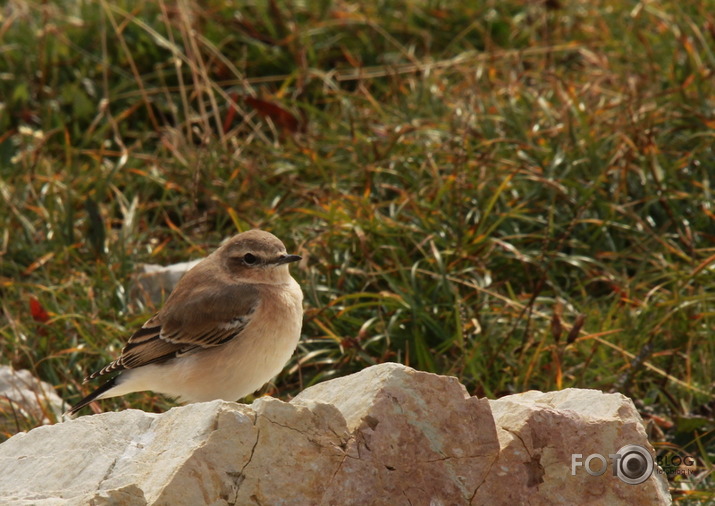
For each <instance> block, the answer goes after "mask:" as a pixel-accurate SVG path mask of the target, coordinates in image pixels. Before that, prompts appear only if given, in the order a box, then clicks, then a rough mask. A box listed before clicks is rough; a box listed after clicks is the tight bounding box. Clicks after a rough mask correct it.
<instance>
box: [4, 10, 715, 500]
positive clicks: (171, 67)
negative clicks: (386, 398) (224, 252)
mask: <svg viewBox="0 0 715 506" xmlns="http://www.w3.org/2000/svg"><path fill="white" fill-rule="evenodd" d="M463 3H464V4H469V5H459V6H457V5H456V4H455V3H454V2H443V1H439V0H401V1H400V0H390V1H380V2H367V1H360V0H356V1H351V2H348V1H337V0H336V1H329V0H324V1H316V2H289V1H284V2H281V1H277V0H273V1H267V2H264V1H254V2H241V3H235V2H216V1H211V2H202V3H199V2H190V1H188V0H185V1H179V2H165V1H143V2H138V3H137V2H127V1H120V2H112V3H109V2H102V1H95V0H85V1H81V0H62V1H61V0H57V1H54V2H31V1H27V0H10V1H8V2H6V3H5V4H4V5H3V6H2V7H0V197H1V199H2V206H0V223H2V242H1V251H0V254H1V255H2V262H1V263H0V291H1V293H2V309H3V316H4V318H3V320H2V325H1V326H0V339H1V341H0V352H1V353H2V362H3V363H7V364H12V365H13V366H15V367H17V368H28V369H31V370H32V371H34V372H35V373H36V374H37V375H38V376H39V377H40V378H42V379H44V380H45V381H48V382H50V383H52V384H54V385H57V387H58V389H59V392H60V394H62V395H64V396H65V397H66V398H68V399H69V400H77V399H78V398H79V396H80V395H81V393H82V392H84V393H86V392H87V389H88V386H82V385H81V384H80V381H81V378H83V376H84V374H85V373H86V372H88V371H90V370H94V369H96V368H98V367H100V366H101V365H103V364H104V363H106V361H108V360H111V359H112V358H113V357H115V356H116V355H117V353H118V352H119V350H120V349H121V346H122V344H123V343H124V342H125V340H126V337H127V335H128V334H129V333H130V332H131V330H132V329H133V328H135V327H137V326H138V325H140V324H141V323H142V322H143V320H144V319H145V318H146V317H147V316H149V315H150V313H151V311H152V310H153V309H154V308H152V307H145V306H144V305H143V304H142V303H140V302H137V301H135V300H132V299H131V298H130V297H129V296H128V293H129V286H130V283H131V274H132V273H133V272H134V269H135V266H136V264H137V263H140V262H152V263H169V262H174V261H182V260H187V259H190V258H196V257H199V256H201V255H203V254H205V253H207V252H208V251H210V250H212V249H213V248H214V247H215V246H216V245H217V244H218V243H219V242H220V240H221V239H222V238H224V237H226V236H228V235H231V234H233V233H235V232H236V231H240V230H245V229H248V228H251V227H261V228H265V229H267V230H270V231H272V232H274V233H275V234H276V235H278V236H279V237H281V238H282V239H284V241H285V242H286V243H287V244H288V246H289V250H291V251H294V252H296V253H300V254H301V255H303V256H304V257H305V258H306V260H305V261H304V262H303V263H301V265H300V266H298V268H295V267H294V268H293V272H294V275H295V276H296V277H297V278H298V279H299V281H300V282H301V284H302V286H303V288H304V291H305V294H306V317H305V325H304V329H303V334H304V335H303V339H302V342H301V344H300V346H299V349H298V352H297V353H296V355H295V356H294V358H293V360H292V362H291V364H290V365H289V367H287V369H286V372H285V373H284V374H283V375H282V376H281V377H280V378H279V379H278V381H277V382H276V384H275V385H272V386H270V387H268V388H267V389H266V390H265V391H266V392H269V393H271V394H274V395H280V396H282V397H284V398H287V397H290V396H291V395H294V394H295V393H296V392H298V391H299V390H300V389H302V388H305V387H306V386H309V385H311V384H314V383H316V382H318V381H322V380H324V379H327V378H330V377H334V376H339V375H344V374H348V373H350V372H354V371H357V370H360V369H362V368H364V367H367V366H369V365H372V364H376V363H380V362H384V361H400V362H402V363H405V364H408V365H410V366H413V367H415V368H418V369H422V370H427V371H433V372H437V373H441V374H451V375H455V376H457V377H459V379H460V380H461V381H462V382H463V383H464V384H465V385H466V386H467V388H468V390H469V391H470V392H471V393H474V394H477V395H480V396H481V395H486V396H489V397H496V396H501V395H505V394H509V393H515V392H521V391H524V390H527V389H533V388H535V389H541V390H550V389H560V388H565V387H581V388H598V389H602V390H605V391H620V392H623V393H624V394H626V395H629V396H630V397H632V398H633V399H634V401H635V402H636V404H637V406H638V407H639V409H640V410H641V412H642V414H643V415H644V417H645V418H646V420H647V421H648V425H649V431H650V435H651V438H652V439H653V440H654V441H656V442H657V441H663V442H664V443H663V444H664V445H670V446H667V447H665V446H664V450H663V451H672V449H673V446H672V445H676V447H677V451H679V452H681V453H687V454H689V455H694V456H695V457H696V458H697V462H698V470H697V472H696V473H695V474H694V475H690V476H689V477H686V478H683V477H676V476H673V477H672V485H673V492H674V497H675V498H676V499H679V500H680V499H682V500H690V501H693V503H697V502H698V501H700V502H707V501H708V499H710V500H712V498H713V496H712V483H713V481H712V480H713V477H712V472H713V471H712V470H713V463H712V459H713V456H714V455H715V448H714V446H715V444H714V443H713V441H714V438H713V428H714V426H715V422H714V420H715V415H714V414H713V410H714V409H715V403H714V397H713V386H714V385H715V377H714V373H715V358H714V357H715V340H714V339H713V328H715V325H714V322H715V309H714V308H715V291H714V289H713V286H715V247H714V246H713V245H714V244H715V214H714V210H713V195H712V188H711V185H712V181H713V176H714V174H715V173H714V172H713V167H715V152H714V151H713V146H714V145H715V144H714V142H713V140H714V138H715V98H714V97H715V89H714V88H715V79H713V71H714V69H715V16H714V15H713V12H715V5H714V4H713V2H712V1H711V0H708V1H706V2H695V1H694V0H688V1H685V2H680V3H677V4H676V3H673V2H623V1H612V0H602V1H596V2H586V1H575V2H568V3H567V2H563V3H562V2H559V1H552V0H547V1H545V2H523V1H516V0H515V1H507V2H493V1H484V2H477V3H474V2H463ZM31 297H36V298H37V300H38V301H40V303H41V304H42V306H43V307H44V308H45V309H46V311H47V312H48V314H49V315H50V319H49V320H47V321H36V319H33V317H32V314H31V312H30V310H29V305H28V304H29V300H30V298H31ZM128 405H132V406H140V407H143V408H144V409H150V410H152V409H155V410H162V409H166V408H167V407H168V406H170V405H171V402H170V401H168V400H166V399H163V398H160V397H158V396H155V395H153V394H150V393H147V394H136V395H133V396H129V397H127V398H125V399H115V400H107V401H102V403H101V406H102V407H103V408H104V409H112V408H116V407H118V406H128ZM95 409H97V408H96V407H95ZM31 426H32V425H31V424H29V423H28V426H25V427H22V426H21V427H19V428H25V429H26V428H29V427H31Z"/></svg>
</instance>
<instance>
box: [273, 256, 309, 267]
mask: <svg viewBox="0 0 715 506" xmlns="http://www.w3.org/2000/svg"><path fill="white" fill-rule="evenodd" d="M302 259H303V257H301V256H300V255H281V256H280V257H278V260H276V261H275V262H273V263H274V264H276V265H283V264H289V263H291V262H297V261H298V260H302Z"/></svg>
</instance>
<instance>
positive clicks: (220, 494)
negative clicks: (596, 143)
mask: <svg viewBox="0 0 715 506" xmlns="http://www.w3.org/2000/svg"><path fill="white" fill-rule="evenodd" d="M622 442H623V443H636V444H643V445H647V444H648V443H647V440H646V438H645V433H644V432H643V430H642V428H641V427H640V420H639V418H638V415H637V413H636V412H635V410H634V409H633V406H632V404H631V403H630V401H628V400H627V399H626V398H624V397H622V396H619V395H610V394H602V393H600V392H595V391H588V390H586V391H584V390H565V391H563V392H552V393H546V394H542V393H540V392H527V393H525V394H522V395H518V396H510V397H507V398H504V399H499V400H497V401H487V400H486V399H477V398H475V397H470V396H469V395H468V393H467V392H466V390H465V388H464V387H463V386H462V385H461V384H459V382H458V381H457V380H456V379H454V378H449V377H444V376H437V375H434V374H429V373H424V372H419V371H415V370H413V369H410V368H408V367H405V366H402V365H398V364H382V365H379V366H375V367H370V368H368V369H365V370H364V371H361V372H360V373H357V374H353V375H350V376H347V377H344V378H339V379H336V380H332V381H328V382H325V383H322V384H319V385H316V386H314V387H311V388H308V389H306V390H305V391H304V392H303V393H301V394H300V395H299V396H298V397H296V398H295V399H294V400H293V401H292V402H290V403H286V402H283V401H279V400H277V399H273V398H270V397H264V398H261V399H258V400H257V401H255V402H254V403H253V404H252V405H250V406H247V405H243V404H236V403H232V402H223V401H214V402H209V403H200V404H191V405H188V406H184V407H179V408H174V409H172V410H169V411H168V412H166V413H163V414H149V413H144V412H141V411H137V410H127V411H122V412H117V413H104V414H101V415H93V416H84V417H80V418H78V419H76V420H73V421H68V422H65V423H62V424H58V425H54V426H46V427H41V428H38V429H35V430H32V431H30V432H29V433H23V434H18V435H16V436H14V437H12V438H11V439H9V440H8V441H6V442H5V443H3V444H2V445H0V497H2V499H3V504H8V505H13V504H18V505H19V504H22V505H27V504H38V505H54V504H95V505H105V504H106V505H109V504H130V505H133V504H137V505H141V504H162V505H164V504H166V505H175V504H190V505H200V504H211V505H228V504H283V505H307V504H318V505H351V504H355V505H358V504H359V505H362V504H378V505H380V504H384V505H388V504H407V503H412V504H415V505H417V504H425V505H427V504H433V505H439V504H442V505H453V504H456V505H461V504H486V503H488V504H523V503H527V502H528V503H529V504H547V503H551V504H554V503H559V502H561V501H562V500H566V501H568V502H570V503H584V504H586V503H591V504H595V503H602V501H607V502H612V500H615V501H618V502H623V503H628V504H644V503H645V501H646V499H647V500H648V501H649V504H669V501H670V497H669V496H668V495H667V484H666V483H665V482H664V481H663V477H662V476H661V475H658V474H654V475H653V476H652V477H651V478H650V479H649V480H648V481H647V482H646V483H644V484H643V485H639V486H632V485H625V484H623V483H621V482H620V481H619V480H618V479H617V478H615V477H612V476H610V475H609V473H606V475H604V476H602V477H598V478H594V477H591V476H588V475H586V476H584V474H585V473H581V474H580V475H576V476H570V454H568V455H567V452H571V451H572V447H573V448H577V449H578V451H579V452H581V453H584V454H586V453H589V452H592V451H599V452H606V451H610V447H609V448H603V447H601V446H600V445H601V444H607V443H608V444H616V445H618V444H621V443H622Z"/></svg>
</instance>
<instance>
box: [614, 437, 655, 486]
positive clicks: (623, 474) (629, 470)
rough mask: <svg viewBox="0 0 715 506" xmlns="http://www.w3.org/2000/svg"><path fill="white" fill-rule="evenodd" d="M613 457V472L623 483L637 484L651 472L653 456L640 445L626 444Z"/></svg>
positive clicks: (648, 476)
mask: <svg viewBox="0 0 715 506" xmlns="http://www.w3.org/2000/svg"><path fill="white" fill-rule="evenodd" d="M613 457H615V458H614V459H613V466H614V473H615V474H616V476H618V478H619V479H620V480H621V481H622V482H624V483H628V484H629V485H638V484H640V483H643V482H644V481H646V480H647V479H648V478H650V475H651V474H653V468H654V466H655V464H654V462H653V457H652V456H651V454H650V452H649V451H648V450H646V449H645V448H644V447H642V446H640V445H626V446H624V447H623V448H621V449H620V450H618V452H617V453H616V454H615V455H613Z"/></svg>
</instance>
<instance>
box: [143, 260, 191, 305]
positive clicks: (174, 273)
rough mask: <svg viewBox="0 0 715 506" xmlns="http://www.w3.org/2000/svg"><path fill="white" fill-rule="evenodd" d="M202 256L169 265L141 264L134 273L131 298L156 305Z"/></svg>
mask: <svg viewBox="0 0 715 506" xmlns="http://www.w3.org/2000/svg"><path fill="white" fill-rule="evenodd" d="M201 260H203V259H202V258H199V259H197V260H192V261H190V262H181V263H178V264H173V265H169V266H163V265H156V264H141V265H139V267H138V269H137V272H136V273H135V274H134V279H133V281H132V285H131V287H130V289H129V296H130V298H131V299H133V300H137V299H141V300H143V301H144V303H145V304H151V305H153V306H157V305H159V304H161V302H162V301H163V300H165V299H166V297H167V296H168V295H169V293H171V291H172V290H173V289H174V287H175V286H176V283H178V282H179V279H181V276H183V275H184V274H185V273H186V272H187V271H188V270H189V269H191V268H192V267H193V266H194V265H196V264H197V263H199V262H200V261H201Z"/></svg>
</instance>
